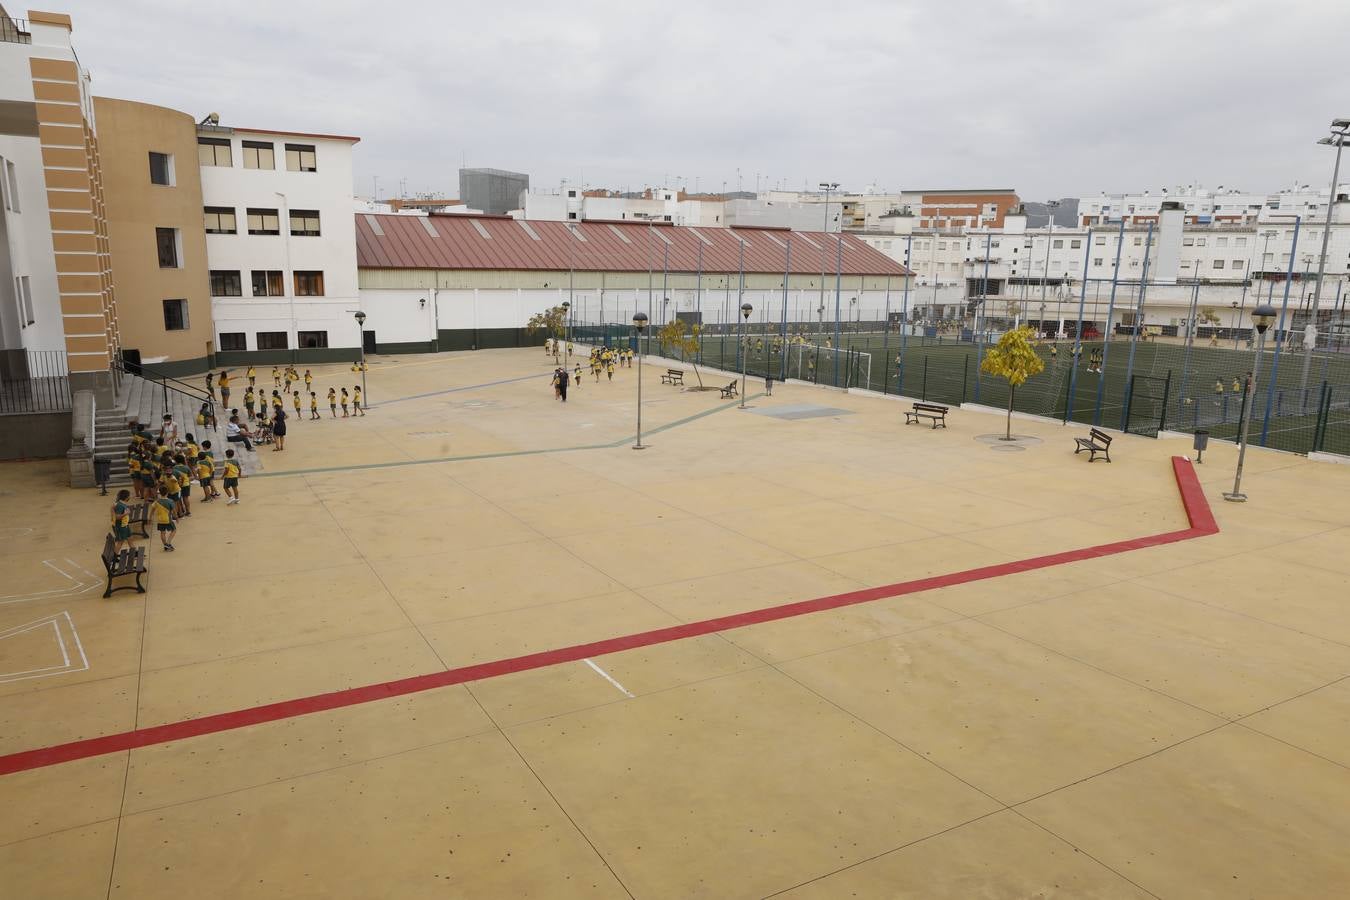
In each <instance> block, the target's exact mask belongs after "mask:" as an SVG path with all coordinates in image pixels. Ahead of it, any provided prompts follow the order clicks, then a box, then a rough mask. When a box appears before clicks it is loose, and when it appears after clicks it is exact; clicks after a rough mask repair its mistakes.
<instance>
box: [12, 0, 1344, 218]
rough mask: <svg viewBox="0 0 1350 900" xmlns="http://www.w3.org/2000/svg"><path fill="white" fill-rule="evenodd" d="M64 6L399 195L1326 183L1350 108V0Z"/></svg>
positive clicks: (103, 47)
mask: <svg viewBox="0 0 1350 900" xmlns="http://www.w3.org/2000/svg"><path fill="white" fill-rule="evenodd" d="M14 6H15V7H17V4H15V5H14ZM49 8H52V9H63V10H67V11H69V12H70V13H71V15H72V16H73V17H74V21H75V35H74V37H75V41H76V49H77V52H78V53H79V54H80V59H81V61H82V62H83V63H84V64H85V65H86V66H88V68H89V69H90V70H91V71H92V73H93V77H94V89H95V91H96V93H98V94H101V95H107V96H113V97H120V98H126V99H134V100H142V101H146V102H150V103H158V104H162V105H165V106H171V107H174V108H177V109H181V110H184V111H186V112H190V113H192V114H194V115H195V116H197V117H199V118H200V117H201V116H203V115H205V114H206V113H208V112H212V111H214V112H218V113H220V117H221V124H224V125H239V126H250V127H260V128H278V129H293V130H297V131H314V132H335V133H338V134H354V135H359V136H360V137H361V138H362V141H361V143H360V144H358V145H357V148H356V155H355V169H356V185H355V186H356V192H357V193H358V194H361V195H369V194H370V193H371V191H372V187H373V177H374V176H378V178H379V183H380V195H381V196H382V197H386V196H390V195H391V194H395V195H396V194H397V191H398V189H399V181H400V179H406V185H407V191H408V192H409V193H410V194H411V193H416V192H433V193H436V194H450V195H452V196H453V195H454V194H456V193H457V192H458V180H457V175H456V170H457V169H458V168H459V166H460V165H461V164H462V163H464V162H467V164H468V165H470V166H494V167H497V168H504V169H513V170H516V171H521V172H527V173H529V175H530V183H531V186H532V187H535V188H545V189H548V188H554V189H556V188H557V186H558V185H559V183H560V181H561V180H562V179H564V178H565V179H567V180H568V181H569V182H570V183H573V184H575V183H578V182H580V183H584V184H586V185H589V186H608V187H616V188H620V189H624V188H628V189H634V190H636V189H640V188H641V187H643V186H645V185H659V184H661V183H662V182H663V181H665V182H667V183H669V184H671V185H683V184H686V183H687V185H688V187H689V189H690V190H693V189H694V188H695V186H696V185H697V187H698V188H700V189H702V190H705V191H707V190H713V191H717V190H721V189H722V188H723V186H724V185H725V186H726V188H727V189H728V190H734V189H735V188H737V187H740V188H742V189H745V190H754V189H755V187H756V184H758V185H759V186H760V187H761V188H764V187H771V186H778V185H781V186H784V187H788V188H792V189H800V188H801V187H802V186H803V185H811V186H814V185H816V184H817V183H818V182H820V181H822V180H829V181H838V182H841V183H842V184H843V186H844V188H845V189H846V190H861V189H863V188H864V187H866V186H868V185H871V184H875V185H877V186H878V187H879V188H882V189H885V190H899V189H902V188H904V189H913V188H974V187H996V188H1003V187H1008V188H1015V189H1016V190H1017V191H1018V192H1020V194H1021V195H1022V197H1023V198H1025V199H1028V200H1042V199H1045V198H1047V197H1059V196H1085V195H1090V194H1095V193H1097V192H1099V191H1103V190H1104V191H1108V192H1113V191H1122V190H1143V189H1145V188H1149V189H1153V190H1157V189H1158V188H1161V187H1164V186H1171V185H1177V184H1186V183H1190V182H1193V181H1199V182H1200V183H1202V184H1204V185H1207V186H1211V187H1213V186H1217V185H1225V186H1228V187H1238V188H1242V189H1244V190H1253V191H1267V190H1269V191H1274V190H1278V189H1280V188H1283V187H1289V186H1292V185H1293V184H1295V182H1298V183H1310V184H1313V185H1315V186H1323V185H1325V184H1326V183H1327V182H1328V181H1329V180H1330V177H1331V151H1330V150H1329V149H1328V148H1324V147H1317V146H1316V145H1315V143H1314V142H1315V141H1316V140H1317V138H1319V137H1321V136H1322V135H1324V134H1325V133H1326V131H1325V129H1326V127H1327V125H1328V124H1329V122H1330V121H1331V119H1332V118H1333V117H1338V116H1340V117H1346V116H1350V64H1347V62H1348V57H1347V50H1346V44H1345V39H1346V36H1347V35H1350V4H1347V3H1345V2H1343V0H1342V2H1332V0H1327V2H1313V0H1283V2H1280V3H1270V2H1268V0H1267V2H1256V0H1218V2H1199V0H1130V2H1124V3H1105V2H1095V0H1086V2H1084V0H1077V2H1062V3H1061V2H1053V0H1005V2H995V0H988V2H961V0H955V2H953V0H946V2H942V0H914V2H901V0H893V2H869V0H844V2H833V3H822V2H819V0H816V2H811V3H799V2H795V0H775V2H745V0H718V2H701V0H684V2H679V3H654V2H644V0H620V2H602V0H571V2H566V3H559V2H547V3H543V2H540V3H527V2H523V0H519V2H498V3H484V2H474V3H466V2H456V0H417V2H389V3H354V2H347V0H322V2H320V0H286V2H284V3H278V2H275V0H269V2H254V0H235V2H232V3H184V2H182V0H115V2H114V0H66V2H63V3H57V4H55V5H54V6H50V7H49ZM20 14H22V13H20ZM1342 180H1343V181H1345V180H1350V178H1347V179H1342Z"/></svg>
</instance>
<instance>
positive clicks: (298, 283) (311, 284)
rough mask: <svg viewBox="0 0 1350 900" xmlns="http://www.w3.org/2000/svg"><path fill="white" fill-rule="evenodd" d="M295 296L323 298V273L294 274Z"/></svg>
mask: <svg viewBox="0 0 1350 900" xmlns="http://www.w3.org/2000/svg"><path fill="white" fill-rule="evenodd" d="M295 296H297V297H322V296H323V273H322V272H296V273H295Z"/></svg>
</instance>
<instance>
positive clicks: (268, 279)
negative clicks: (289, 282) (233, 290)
mask: <svg viewBox="0 0 1350 900" xmlns="http://www.w3.org/2000/svg"><path fill="white" fill-rule="evenodd" d="M285 293H286V282H285V280H284V279H282V277H281V272H280V271H278V270H275V269H269V270H262V269H254V270H253V296H255V297H281V296H284V295H285Z"/></svg>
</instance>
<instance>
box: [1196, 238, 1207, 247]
mask: <svg viewBox="0 0 1350 900" xmlns="http://www.w3.org/2000/svg"><path fill="white" fill-rule="evenodd" d="M1195 246H1197V247H1203V246H1205V239H1204V238H1196V239H1195Z"/></svg>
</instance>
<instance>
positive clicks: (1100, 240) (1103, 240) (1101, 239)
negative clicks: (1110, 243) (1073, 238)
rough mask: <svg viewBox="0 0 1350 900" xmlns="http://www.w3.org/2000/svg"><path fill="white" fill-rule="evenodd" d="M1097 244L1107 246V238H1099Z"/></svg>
mask: <svg viewBox="0 0 1350 900" xmlns="http://www.w3.org/2000/svg"><path fill="white" fill-rule="evenodd" d="M1097 246H1098V247H1105V246H1106V238H1104V237H1099V238H1097Z"/></svg>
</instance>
